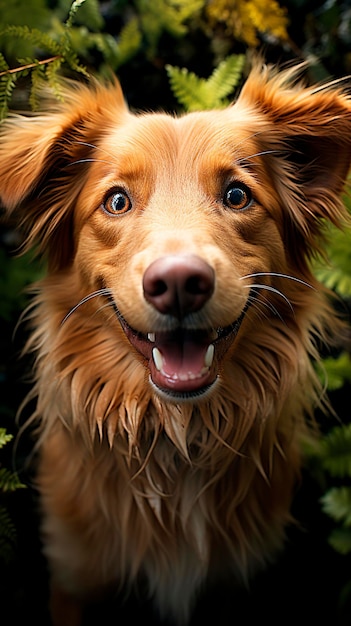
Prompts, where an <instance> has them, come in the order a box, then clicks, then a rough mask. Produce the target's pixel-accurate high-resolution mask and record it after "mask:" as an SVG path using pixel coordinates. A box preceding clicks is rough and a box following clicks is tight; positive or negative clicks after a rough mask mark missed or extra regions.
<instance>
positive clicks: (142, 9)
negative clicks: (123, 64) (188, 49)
mask: <svg viewBox="0 0 351 626" xmlns="http://www.w3.org/2000/svg"><path fill="white" fill-rule="evenodd" d="M204 5H205V0H153V1H152V2H150V0H136V8H137V13H138V15H139V17H140V24H141V29H142V32H143V33H144V36H145V37H146V39H147V42H148V55H149V56H154V55H155V53H156V47H157V43H158V41H159V39H160V37H161V35H162V33H163V32H168V33H170V34H171V35H173V36H174V37H181V36H184V35H185V34H186V33H187V27H186V25H185V22H186V21H187V20H189V18H191V17H194V16H195V15H196V14H197V13H198V12H199V11H200V10H201V9H202V8H203V6H204Z"/></svg>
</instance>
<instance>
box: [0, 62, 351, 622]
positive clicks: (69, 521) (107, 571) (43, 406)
mask: <svg viewBox="0 0 351 626" xmlns="http://www.w3.org/2000/svg"><path fill="white" fill-rule="evenodd" d="M297 73H298V72H297V71H296V69H294V70H288V71H285V72H281V73H279V72H276V71H274V70H269V69H267V68H261V67H256V68H255V69H254V70H253V71H252V73H251V75H250V76H249V78H248V80H247V82H246V84H245V85H244V87H243V89H242V92H241V94H240V96H239V99H238V101H237V102H236V103H235V104H234V106H232V107H229V108H227V109H224V110H221V111H209V112H202V113H192V114H188V115H186V116H182V117H180V118H174V117H171V116H168V115H165V114H158V113H151V114H137V115H134V114H132V113H130V112H129V111H128V109H127V107H126V105H125V102H124V100H123V96H122V93H121V90H120V87H119V85H118V84H114V85H110V86H103V85H97V84H93V85H91V86H90V87H86V86H82V85H68V87H67V88H66V93H65V102H64V104H62V105H57V103H55V104H54V106H53V107H52V106H51V105H50V103H46V105H45V110H44V112H43V113H42V114H39V115H36V116H31V117H24V116H23V117H22V116H13V117H11V118H9V120H8V121H6V122H5V123H4V124H3V126H2V130H1V144H0V145H1V147H0V181H1V201H2V204H3V206H4V207H5V208H6V209H7V211H8V213H9V214H10V215H11V216H12V217H13V218H15V219H16V220H17V221H18V222H19V224H20V226H21V227H22V228H23V230H24V232H25V235H26V245H27V247H30V246H32V245H33V244H34V243H36V245H37V246H38V249H39V252H40V253H42V254H43V255H45V257H46V258H47V261H48V274H47V276H46V278H44V279H43V280H42V281H41V282H40V283H39V284H38V285H37V286H36V291H37V294H36V297H35V304H34V307H33V308H32V313H31V325H32V334H31V338H30V339H29V343H28V346H27V349H28V350H31V351H34V353H35V354H36V384H35V387H34V390H33V396H37V398H38V400H37V408H36V412H35V415H34V418H33V419H34V420H36V421H37V424H38V440H39V451H40V458H39V468H38V487H39V490H40V493H41V502H42V511H43V537H44V543H45V553H46V555H47V558H48V560H49V563H50V567H51V571H52V578H53V587H54V590H55V592H54V601H53V605H54V607H56V609H55V608H54V612H55V610H56V611H57V613H56V617H55V616H54V622H55V620H56V622H55V623H57V624H58V623H61V624H62V623H69V619H71V620H72V623H78V622H79V611H78V613H77V609H76V608H74V609H72V607H71V608H70V609H69V608H68V607H69V606H70V604H69V603H66V604H62V602H61V600H62V596H61V594H62V593H65V594H68V597H69V596H70V595H72V597H75V598H78V599H79V601H82V602H83V603H84V601H85V599H86V598H88V599H90V598H91V597H92V595H93V594H95V593H96V592H99V590H102V589H104V588H105V587H106V588H109V587H110V586H111V585H114V584H115V585H120V586H122V587H123V586H128V585H129V584H130V583H131V584H132V583H134V581H136V580H143V581H146V586H147V592H148V593H150V594H151V596H152V597H153V598H154V601H155V605H156V606H157V608H158V610H159V611H160V613H161V614H162V615H169V616H171V617H173V618H174V620H175V621H178V622H180V623H181V622H186V621H187V619H188V618H189V614H190V611H191V607H192V605H193V602H194V599H195V598H196V594H197V592H198V589H199V588H200V587H201V585H202V583H203V582H204V581H205V580H206V579H207V577H208V576H212V575H213V574H216V573H222V572H223V570H227V571H228V572H233V573H234V574H235V576H236V577H238V578H239V579H240V580H244V581H245V580H247V579H248V577H249V576H250V575H251V574H252V573H253V572H254V571H255V570H256V569H257V568H258V567H261V566H262V565H263V564H264V563H265V562H266V561H267V560H269V559H271V558H272V557H273V556H274V554H275V553H276V551H277V550H278V549H279V548H280V547H281V545H282V542H283V539H284V528H285V526H286V524H287V523H288V522H289V521H290V513H289V509H290V504H291V499H292V496H293V492H294V487H295V485H296V481H297V480H298V478H299V472H300V465H301V453H300V443H301V439H302V437H304V436H305V435H306V434H307V432H308V430H309V427H308V421H309V419H310V418H311V417H312V415H313V411H314V409H315V407H316V406H317V405H320V404H321V402H322V399H321V398H322V389H321V387H320V384H319V382H318V380H317V378H316V376H315V374H314V370H313V367H312V365H311V357H312V358H317V353H316V348H315V341H316V338H317V337H322V338H324V339H325V338H327V337H328V336H329V334H330V331H331V330H335V328H337V326H338V322H337V321H336V319H335V317H334V314H333V312H332V310H331V308H330V305H329V303H328V299H327V297H326V294H325V292H324V288H323V287H322V286H321V285H319V284H318V283H317V282H316V279H315V277H314V276H313V274H312V273H311V271H310V257H311V256H312V255H314V254H315V252H316V251H317V250H318V249H319V248H320V247H321V246H322V243H321V242H322V238H321V237H322V233H323V227H324V222H325V221H326V220H327V221H331V222H333V223H334V224H337V225H340V224H341V223H342V221H343V220H344V219H345V211H344V208H343V205H342V202H341V200H340V194H341V192H342V189H343V186H344V182H345V178H346V176H347V172H348V169H349V164H350V157H351V104H350V99H349V97H348V96H347V95H345V93H344V92H343V91H342V89H341V88H340V87H338V86H336V85H331V86H329V87H324V88H320V87H319V88H314V89H313V88H307V87H304V86H303V85H302V84H301V83H299V82H298V81H296V74H297ZM232 178H235V179H239V180H240V181H242V182H244V183H245V184H246V185H247V186H248V187H250V188H251V190H252V193H253V196H254V204H253V205H252V206H251V207H249V208H248V209H246V210H245V211H242V212H234V211H231V210H230V209H228V208H227V207H225V206H224V205H223V202H222V197H223V191H224V189H225V185H226V184H227V182H226V181H227V180H229V179H232ZM122 184H123V186H124V187H125V188H127V189H128V191H129V193H130V195H131V196H132V197H133V202H134V208H133V211H132V212H130V213H129V214H126V215H124V216H120V217H111V216H108V215H106V213H105V212H104V211H103V210H102V208H101V204H102V201H103V197H104V195H105V194H106V192H107V191H108V189H109V188H110V187H111V186H113V185H122ZM170 251H171V252H172V253H174V254H182V253H183V252H187V253H189V251H190V252H191V253H193V254H196V255H198V256H200V257H201V258H204V259H205V260H206V262H207V263H208V264H210V265H211V267H213V268H214V270H215V273H216V289H215V293H214V295H213V297H212V298H211V299H210V301H209V302H208V303H207V304H206V306H205V307H204V309H203V310H202V311H199V312H198V313H196V314H194V316H193V318H192V319H191V320H190V321H189V324H193V325H194V326H196V325H201V326H211V327H214V328H216V327H217V326H224V325H225V324H229V323H231V322H232V321H234V320H235V319H236V318H237V317H238V316H239V315H240V312H241V309H242V307H243V305H244V303H245V302H246V299H247V296H248V292H249V288H250V287H251V286H252V285H253V284H254V285H256V286H257V285H258V286H257V287H256V289H257V291H256V294H255V296H254V301H253V302H252V303H251V306H250V308H249V310H248V313H247V315H246V316H245V319H244V321H243V323H242V326H241V328H240V331H239V334H238V336H237V337H236V339H235V341H234V342H233V344H232V345H231V346H230V347H229V350H228V352H227V353H226V355H225V356H224V358H223V361H222V362H221V365H220V371H219V377H218V380H217V382H216V384H215V385H214V387H213V389H212V390H210V391H209V392H208V394H207V395H205V396H204V397H201V396H200V397H199V398H196V397H195V398H193V399H191V400H190V401H187V400H184V401H182V402H178V403H177V402H174V401H172V400H171V399H169V400H167V398H165V397H163V396H160V395H158V394H157V392H155V389H154V388H153V386H152V385H150V383H149V380H148V370H147V367H146V364H145V362H144V360H143V359H142V358H141V356H140V355H139V354H138V353H137V352H136V351H135V350H134V349H133V348H132V347H131V345H130V343H129V341H128V340H127V338H126V336H125V334H124V332H123V331H122V329H121V326H120V322H119V319H118V315H117V314H116V309H115V306H114V305H113V304H112V299H113V300H114V302H115V303H117V306H118V310H119V313H120V314H121V315H123V317H125V318H126V319H127V320H128V322H129V323H130V325H131V326H132V327H134V328H136V329H138V330H139V331H140V332H143V333H147V332H149V331H150V329H151V330H152V329H154V328H155V326H156V327H157V325H158V324H160V323H161V324H164V323H165V321H164V320H160V319H159V318H160V316H159V314H157V312H155V310H153V309H152V307H151V306H150V305H149V304H148V303H147V302H146V301H145V300H144V298H143V293H142V289H141V280H142V275H143V272H144V271H145V269H146V267H147V266H148V265H149V264H150V263H151V262H152V261H153V260H154V259H156V258H158V257H160V256H162V255H165V254H169V252H170ZM55 594H56V595H55ZM55 598H56V601H55ZM57 598H59V599H60V600H59V601H58V600H57ZM69 610H72V612H71V613H70V616H68V615H67V612H68V611H69ZM60 611H61V613H62V612H63V614H64V615H63V617H62V614H61V615H59V612H60ZM65 611H66V613H65ZM63 619H64V620H66V621H65V622H64V621H62V620H63Z"/></svg>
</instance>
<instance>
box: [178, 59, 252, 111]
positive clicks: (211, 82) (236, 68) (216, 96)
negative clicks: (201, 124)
mask: <svg viewBox="0 0 351 626" xmlns="http://www.w3.org/2000/svg"><path fill="white" fill-rule="evenodd" d="M244 61H245V57H244V55H231V56H229V57H227V58H226V59H224V61H222V62H221V63H220V64H219V66H218V67H217V68H216V69H215V70H214V71H213V73H212V74H211V76H210V77H209V78H208V79H205V78H199V77H198V76H196V74H194V73H193V72H189V70H188V69H186V68H179V67H174V66H172V65H166V70H167V73H168V77H169V81H170V85H171V89H172V91H173V93H174V95H175V97H176V98H177V100H178V102H179V103H180V104H182V105H183V106H184V108H185V109H186V110H187V111H203V110H207V109H215V108H220V107H224V106H226V105H227V104H228V103H227V101H226V100H225V98H226V97H227V96H228V95H229V94H230V93H231V92H232V91H233V89H234V87H235V86H236V85H237V84H238V82H239V80H240V77H241V74H242V69H243V66H244Z"/></svg>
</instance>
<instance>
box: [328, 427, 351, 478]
mask: <svg viewBox="0 0 351 626" xmlns="http://www.w3.org/2000/svg"><path fill="white" fill-rule="evenodd" d="M320 457H321V460H322V463H323V467H324V468H325V469H326V470H327V471H328V472H329V473H330V474H331V475H332V476H335V477H338V478H344V477H351V424H343V425H342V426H336V427H335V428H333V429H332V430H331V431H330V432H329V433H328V434H327V435H325V436H324V437H323V439H322V440H321V442H320Z"/></svg>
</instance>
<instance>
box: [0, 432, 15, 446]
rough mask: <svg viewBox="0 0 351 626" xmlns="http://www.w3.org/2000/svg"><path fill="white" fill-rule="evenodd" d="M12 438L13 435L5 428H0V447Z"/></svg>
mask: <svg viewBox="0 0 351 626" xmlns="http://www.w3.org/2000/svg"><path fill="white" fill-rule="evenodd" d="M12 439H13V435H11V434H10V433H8V432H7V431H6V428H0V448H3V447H4V446H6V444H7V443H8V442H9V441H11V440H12Z"/></svg>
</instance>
